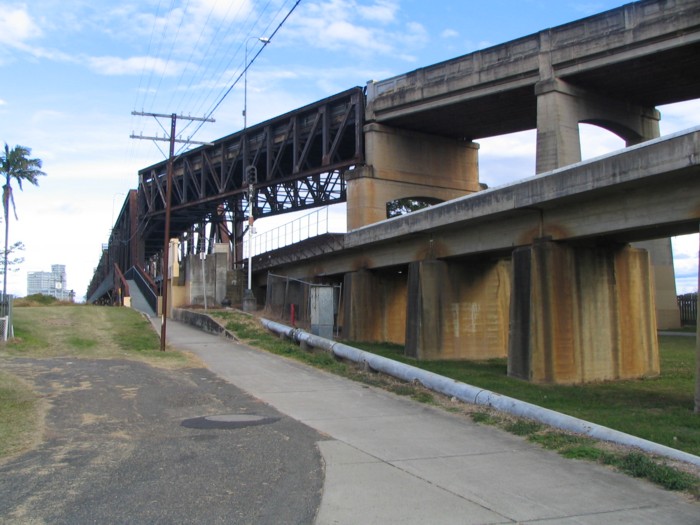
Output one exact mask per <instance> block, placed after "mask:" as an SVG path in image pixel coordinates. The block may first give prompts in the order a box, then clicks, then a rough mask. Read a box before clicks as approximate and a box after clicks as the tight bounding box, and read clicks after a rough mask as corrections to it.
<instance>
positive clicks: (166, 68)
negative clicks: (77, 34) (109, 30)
mask: <svg viewBox="0 0 700 525" xmlns="http://www.w3.org/2000/svg"><path fill="white" fill-rule="evenodd" d="M86 61H87V63H88V64H89V66H90V69H92V70H93V71H95V72H96V73H99V74H101V75H110V76H114V75H140V74H141V73H143V72H144V71H145V72H149V71H153V72H154V73H157V74H159V75H163V76H175V75H179V74H181V73H182V72H183V71H184V70H186V69H188V68H189V67H190V65H189V64H187V63H185V62H177V61H173V60H171V61H166V60H163V59H161V58H152V57H145V56H142V57H129V58H121V57H114V56H104V57H88V58H87V59H86Z"/></svg>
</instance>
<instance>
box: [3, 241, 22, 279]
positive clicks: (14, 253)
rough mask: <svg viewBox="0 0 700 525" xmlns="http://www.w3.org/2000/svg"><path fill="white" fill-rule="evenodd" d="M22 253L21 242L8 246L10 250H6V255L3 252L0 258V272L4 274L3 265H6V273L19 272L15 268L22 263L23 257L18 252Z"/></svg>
mask: <svg viewBox="0 0 700 525" xmlns="http://www.w3.org/2000/svg"><path fill="white" fill-rule="evenodd" d="M23 251H24V243H23V242H22V241H17V242H15V243H12V246H10V248H9V249H8V250H7V253H5V252H3V254H2V257H0V270H1V271H3V273H4V268H5V264H7V271H8V272H16V271H17V270H19V268H17V266H18V265H20V264H22V263H23V262H24V257H21V256H20V255H19V252H23ZM6 261H7V262H6Z"/></svg>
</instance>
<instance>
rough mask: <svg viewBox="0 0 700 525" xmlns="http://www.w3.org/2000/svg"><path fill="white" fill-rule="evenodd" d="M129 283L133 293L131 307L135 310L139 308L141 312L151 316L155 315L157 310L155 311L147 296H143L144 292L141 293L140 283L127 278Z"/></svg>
mask: <svg viewBox="0 0 700 525" xmlns="http://www.w3.org/2000/svg"><path fill="white" fill-rule="evenodd" d="M126 282H127V283H128V284H129V293H130V294H131V307H132V308H133V309H134V310H138V311H139V312H141V313H144V314H146V315H147V316H149V317H155V316H156V312H154V311H153V308H151V306H150V305H149V304H148V301H147V300H146V298H145V297H144V296H143V293H141V290H140V289H139V287H138V284H136V281H134V280H133V279H127V281H126Z"/></svg>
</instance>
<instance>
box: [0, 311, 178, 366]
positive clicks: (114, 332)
mask: <svg viewBox="0 0 700 525" xmlns="http://www.w3.org/2000/svg"><path fill="white" fill-rule="evenodd" d="M32 304H35V303H32ZM49 304H51V305H50V306H44V307H16V308H15V309H14V312H13V314H14V330H15V339H14V340H11V341H9V342H8V343H7V344H6V345H5V347H3V348H2V351H0V356H3V355H4V356H9V357H13V356H14V357H17V356H24V357H37V358H44V357H78V358H80V357H83V358H99V359H109V358H120V359H123V358H128V359H137V360H141V361H146V362H149V363H151V364H155V365H158V366H167V367H177V366H186V365H187V364H188V359H187V357H186V356H184V355H183V354H181V353H180V352H161V351H160V342H159V338H158V334H157V333H156V332H155V331H154V330H153V329H152V328H151V326H150V324H149V322H148V320H146V319H145V318H144V317H143V316H141V315H140V314H139V313H138V312H136V311H135V310H132V309H130V308H108V307H104V306H92V305H75V304H74V305H65V304H53V303H49Z"/></svg>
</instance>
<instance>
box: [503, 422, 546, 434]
mask: <svg viewBox="0 0 700 525" xmlns="http://www.w3.org/2000/svg"><path fill="white" fill-rule="evenodd" d="M504 428H505V430H507V431H508V432H510V433H511V434H515V435H516V436H530V435H532V434H534V433H536V432H539V431H540V430H542V428H543V426H542V425H541V424H540V423H537V422H536V421H530V420H527V419H518V420H516V421H513V422H511V423H507V424H506V425H505V426H504Z"/></svg>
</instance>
